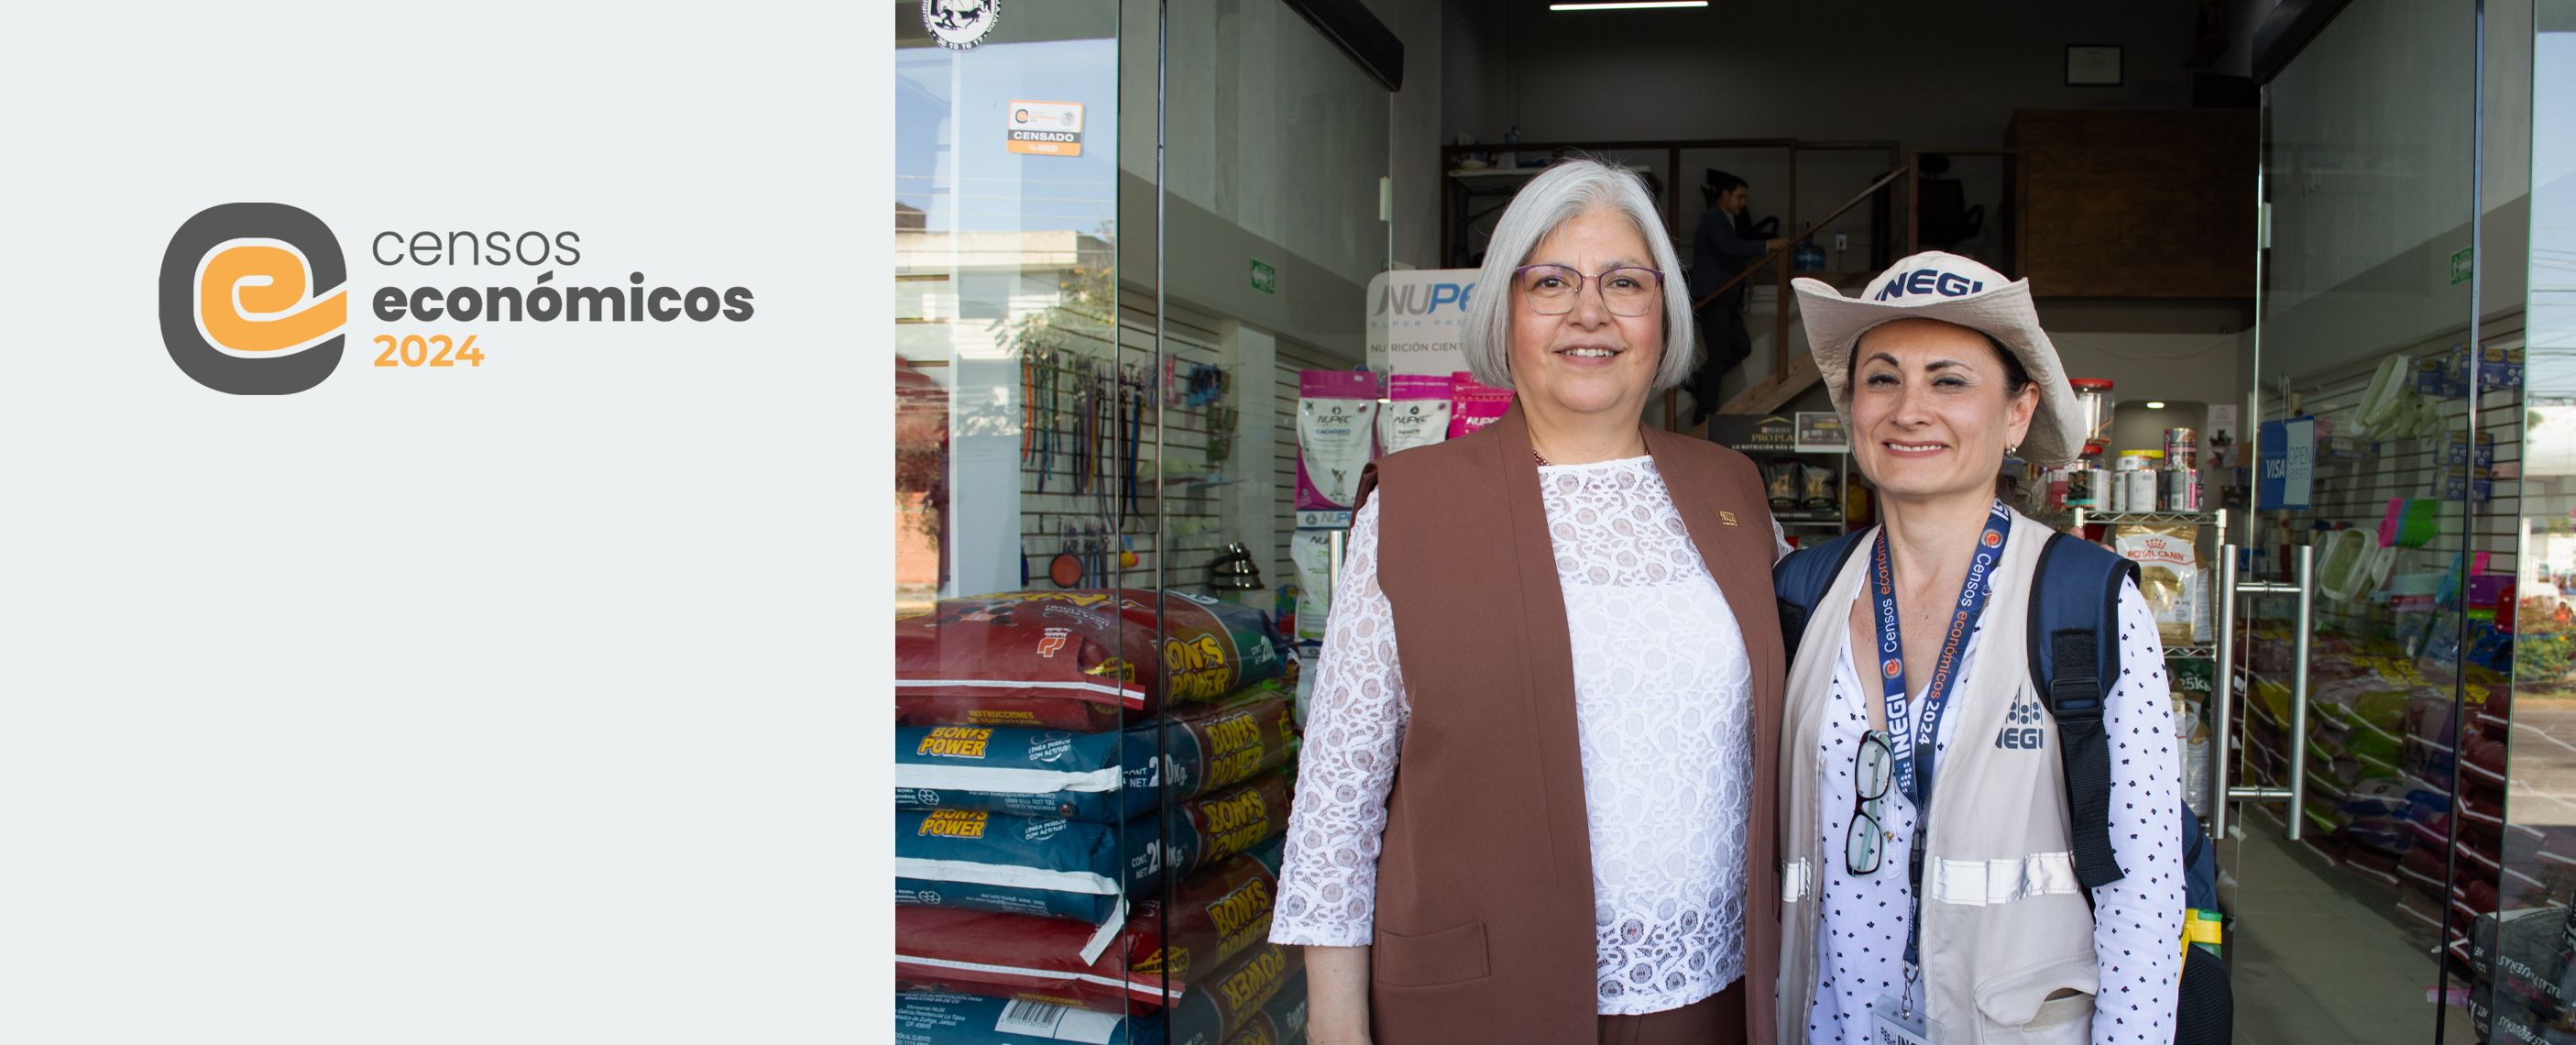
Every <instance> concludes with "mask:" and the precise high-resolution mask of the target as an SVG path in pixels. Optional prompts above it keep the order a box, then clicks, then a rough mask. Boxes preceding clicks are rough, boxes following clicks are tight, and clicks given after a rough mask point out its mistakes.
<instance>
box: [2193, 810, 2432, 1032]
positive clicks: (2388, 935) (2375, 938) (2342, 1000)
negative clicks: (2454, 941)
mask: <svg viewBox="0 0 2576 1045" xmlns="http://www.w3.org/2000/svg"><path fill="white" fill-rule="evenodd" d="M2240 808H2246V809H2249V810H2250V809H2251V806H2250V805H2248V806H2243V807H2240ZM2245 828H2246V837H2245V838H2243V839H2241V840H2236V841H2235V844H2234V845H2232V846H2225V847H2222V848H2221V854H2222V855H2225V853H2226V852H2227V850H2228V849H2230V848H2233V849H2235V850H2237V851H2238V853H2239V856H2238V859H2237V860H2236V884H2235V890H2234V893H2235V896H2234V903H2233V905H2232V908H2231V910H2232V911H2233V912H2234V913H2235V915H2236V925H2237V930H2236V939H2235V941H2234V944H2233V946H2232V947H2230V948H2229V950H2230V952H2231V953H2230V954H2229V958H2230V960H2231V962H2232V965H2233V969H2232V971H2233V973H2234V976H2233V979H2234V986H2235V989H2236V1040H2237V1042H2238V1043H2240V1045H2310V1043H2315V1045H2342V1043H2345V1042H2351V1043H2354V1045H2382V1043H2386V1045H2430V1043H2431V1042H2432V1041H2433V1019H2434V1006H2433V1005H2432V1004H2431V1002H2430V1001H2429V1000H2428V995H2429V994H2430V992H2431V991H2432V989H2433V987H2434V983H2435V977H2436V976H2437V975H2438V973H2439V970H2438V968H2437V967H2436V966H2435V964H2434V961H2433V956H2432V949H2433V947H2434V945H2435V942H2436V938H2435V935H2434V932H2433V930H2432V929H2431V928H2430V927H2428V926H2424V925H2422V924H2421V923H2419V922H2416V921H2414V920H2412V919H2410V918H2407V917H2406V916H2404V915H2401V914H2398V913H2397V911H2396V893H2395V890H2393V889H2391V888H2389V887H2388V886H2386V885H2383V884H2380V883H2378V882H2375V881H2372V880H2370V879H2367V878H2363V877H2361V876H2360V875H2357V874H2354V873H2352V872H2351V871H2348V870H2345V869H2343V868H2339V867H2335V866H2333V865H2332V864H2330V863H2328V862H2327V861H2326V860H2325V859H2323V858H2322V857H2319V856H2318V855H2317V854H2316V853H2314V852H2312V851H2310V850H2309V849H2308V848H2307V847H2306V846H2303V845H2300V844H2299V843H2296V842H2287V841H2283V840H2282V839H2281V837H2280V828H2279V826H2278V825H2277V823H2276V822H2275V821H2272V820H2271V819H2270V818H2268V817H2265V816H2262V815H2259V814H2257V815H2255V816H2252V817H2250V818H2249V822H2248V823H2247V824H2245ZM2451 986H2452V987H2455V988H2456V987H2461V986H2465V985H2464V984H2462V983H2460V982H2459V981H2458V980H2457V979H2456V978H2455V979H2453V980H2452V981H2451ZM2443 1039H2444V1040H2445V1041H2447V1042H2462V1043H2465V1042H2474V1041H2476V1040H2477V1034H2476V1032H2475V1031H2474V1030H2472V1029H2471V1028H2470V1026H2469V1024H2468V1018H2467V1013H2466V1011H2465V1010H2463V1009H2458V1008H2453V1009H2451V1010H2450V1013H2449V1020H2448V1026H2447V1027H2446V1028H2445V1033H2444V1034H2443Z"/></svg>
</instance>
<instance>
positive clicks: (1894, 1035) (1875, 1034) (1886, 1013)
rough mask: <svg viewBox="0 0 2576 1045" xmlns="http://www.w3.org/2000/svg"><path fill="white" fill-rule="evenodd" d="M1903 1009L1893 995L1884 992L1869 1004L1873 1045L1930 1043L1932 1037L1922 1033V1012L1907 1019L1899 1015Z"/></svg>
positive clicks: (1925, 1044)
mask: <svg viewBox="0 0 2576 1045" xmlns="http://www.w3.org/2000/svg"><path fill="white" fill-rule="evenodd" d="M1904 1011H1905V1010H1904V1009H1903V1008H1902V1007H1901V1006H1899V1005H1898V1004H1897V1002H1896V999H1895V998H1894V997H1892V996H1889V995H1885V994H1882V995H1879V996H1878V1000H1877V1001H1874V1002H1871V1003H1870V1004H1869V1027H1870V1036H1871V1038H1872V1040H1873V1042H1874V1043H1875V1045H1932V1039H1930V1038H1927V1037H1925V1036H1924V1035H1923V1016H1922V1014H1921V1013H1916V1014H1915V1015H1914V1017H1913V1018H1912V1019H1908V1018H1906V1017H1905V1016H1903V1015H1900V1014H1901V1013H1903V1012H1904Z"/></svg>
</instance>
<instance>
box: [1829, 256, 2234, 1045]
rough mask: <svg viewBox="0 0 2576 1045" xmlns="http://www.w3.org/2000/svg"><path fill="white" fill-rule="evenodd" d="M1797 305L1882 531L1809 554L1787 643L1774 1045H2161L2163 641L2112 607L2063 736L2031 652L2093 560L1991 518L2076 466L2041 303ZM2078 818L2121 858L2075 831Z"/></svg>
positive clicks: (2134, 612)
mask: <svg viewBox="0 0 2576 1045" xmlns="http://www.w3.org/2000/svg"><path fill="white" fill-rule="evenodd" d="M1797 291H1798V295H1799V299H1800V309H1801V311H1802V312H1803V313H1804V315H1805V318H1806V327H1807V334H1808V339H1809V341H1810V342H1811V344H1812V347H1813V349H1814V351H1815V355H1816V363H1817V367H1818V369H1819V370H1820V371H1821V372H1822V374H1823V375H1824V379H1825V382H1826V387H1827V390H1828V391H1829V392H1830V393H1831V395H1832V397H1833V401H1834V404H1835V406H1836V407H1837V408H1839V409H1840V410H1842V411H1843V413H1844V415H1845V417H1846V419H1847V422H1848V424H1849V425H1850V430H1851V433H1852V444H1853V456H1854V458H1855V460H1856V463H1857V464H1858V466H1859V468H1860V470H1861V471H1862V473H1863V474H1865V475H1867V476H1868V477H1869V478H1870V481H1871V482H1872V483H1873V484H1874V485H1876V486H1877V488H1878V491H1879V496H1880V501H1881V504H1882V516H1883V518H1884V520H1885V522H1884V524H1883V525H1882V526H1880V527H1877V528H1874V529H1872V530H1869V531H1864V532H1862V533H1860V534H1856V535H1853V537H1852V538H1850V539H1848V540H1847V541H1845V542H1837V543H1836V544H1833V545H1827V546H1824V547H1820V548H1816V549H1812V550H1808V551H1802V552H1800V553H1799V554H1800V555H1802V556H1808V557H1810V558H1808V559H1806V560H1805V564H1806V566H1807V567H1808V568H1809V569H1810V570H1811V571H1812V570H1815V569H1819V568H1821V569H1823V570H1827V571H1829V572H1826V573H1820V574H1817V573H1811V575H1812V576H1818V577H1823V576H1830V577H1831V578H1832V580H1831V582H1830V584H1827V585H1825V586H1824V587H1822V589H1821V590H1822V592H1823V594H1822V596H1821V597H1820V598H1817V599H1816V600H1815V601H1814V602H1813V603H1812V606H1813V611H1812V613H1810V614H1809V615H1808V616H1807V619H1806V620H1805V621H1804V622H1803V627H1801V628H1796V633H1795V634H1790V635H1787V636H1786V638H1787V639H1788V641H1789V642H1790V643H1791V648H1792V649H1793V650H1794V651H1795V655H1794V659H1793V660H1792V661H1791V664H1790V670H1789V678H1788V683H1787V686H1786V689H1785V692H1784V697H1783V700H1784V712H1783V726H1782V728H1783V733H1782V736H1781V741H1780V773H1781V776H1780V785H1779V796H1780V809H1779V821H1780V824H1781V835H1780V848H1781V857H1780V860H1781V863H1780V874H1781V897H1782V909H1781V953H1780V974H1779V1002H1778V1004H1779V1008H1778V1027H1779V1028H1780V1034H1779V1039H1778V1040H1779V1041H1780V1042H1781V1043H1782V1045H1790V1043H1794V1042H1799V1041H1802V1040H1803V1041H1804V1042H1807V1043H1810V1045H1820V1043H1827V1042H1845V1043H1852V1045H1857V1043H1859V1042H1863V1041H1874V1040H1881V1039H1882V1038H1883V1035H1882V1033H1881V1031H1882V1029H1883V1027H1882V1024H1894V1025H1896V1026H1898V1027H1902V1028H1905V1029H1906V1030H1908V1031H1909V1032H1910V1033H1915V1034H1921V1035H1923V1036H1925V1037H1927V1038H1929V1039H1930V1040H1933V1041H1998V1040H2009V1041H2016V1042H2020V1041H2038V1042H2066V1043H2079V1042H2086V1041H2090V1042H2094V1043H2097V1045H2110V1043H2122V1045H2150V1043H2153V1045H2163V1043H2166V1042H2170V1041H2172V1040H2174V1029H2175V1020H2174V1012H2175V1004H2176V997H2177V983H2178V975H2179V973H2180V970H2181V967H2182V956H2181V954H2180V950H2181V947H2180V940H2181V931H2182V909H2183V872H2182V865H2181V841H2182V840H2181V837H2180V830H2179V828H2178V823H2179V821H2178V819H2177V817H2178V816H2179V813H2178V812H2177V810H2176V808H2175V803H2176V801H2177V798H2178V796H2179V794H2180V790H2181V789H2180V787H2179V785H2178V782H2177V779H2176V777H2177V765H2176V759H2175V755H2174V751H2173V741H2172V738H2171V728H2172V727H2171V725H2170V713H2169V711H2168V705H2167V701H2168V697H2167V693H2166V684H2165V679H2164V651H2163V647H2162V646H2161V645H2160V644H2159V642H2158V641H2157V637H2156V626H2155V620H2154V617H2153V615H2152V614H2151V613H2150V611H2149V610H2148V608H2147V604H2146V602H2145V600H2144V599H2143V598H2142V597H2141V596H2140V595H2139V594H2138V591H2137V588H2136V586H2135V585H2134V583H2131V582H2128V581H2116V582H2113V583H2116V585H2117V588H2116V589H2114V588H2113V587H2112V586H2111V585H2110V584H2105V585H2102V586H2100V587H2101V590H2103V591H2105V592H2110V591H2113V590H2116V593H2117V594H2116V596H2115V598H2116V603H2117V607H2116V613H2115V617H2116V621H2117V625H2116V631H2117V633H2118V639H2117V641H2116V642H2115V643H2111V644H2110V645H2113V646H2115V647H2116V658H2117V659H2116V661H2109V660H2108V658H2105V662H2107V663H2110V664H2112V665H2114V668H2115V670H2111V671H2110V673H2109V677H2108V678H2106V679H2105V680H2104V683H2105V685H2106V686H2107V688H2108V691H2109V692H2108V694H2107V697H2105V698H2103V699H2102V700H2101V703H2100V705H2099V706H2098V708H2097V709H2096V710H2097V713H2098V714H2099V716H2100V723H2101V726H2100V728H2101V732H2100V733H2099V734H2091V733H2089V730H2090V728H2091V727H2090V725H2089V723H2087V724H2086V725H2085V726H2084V729H2085V730H2086V731H2087V732H2085V733H2069V732H2067V731H2066V727H2065V723H2064V722H2062V721H2061V720H2060V719H2059V718H2058V717H2057V716H2055V715H2053V714H2051V712H2050V711H2049V710H2048V709H2049V708H2052V707H2055V706H2057V705H2054V704H2051V701H2052V700H2055V699H2059V698H2058V697H2056V696H2053V695H2051V694H2045V693H2040V692H2038V691H2037V685H2036V683H2035V681H2034V679H2035V677H2036V673H2034V672H2033V671H2032V670H2031V668H2030V664H2031V661H2032V658H2033V657H2034V655H2035V654H2034V650H2035V649H2036V647H2034V646H2033V644H2032V643H2031V642H2030V641H2029V639H2030V636H2029V635H2028V632H2029V631H2030V630H2031V626H2030V624H2029V621H2030V620H2032V607H2031V602H2032V600H2033V599H2036V598H2038V597H2039V595H2038V593H2037V592H2036V591H2035V590H2034V585H2033V581H2034V578H2036V577H2037V576H2038V575H2039V574H2038V569H2039V565H2040V562H2041V560H2042V559H2043V557H2044V556H2045V555H2048V554H2065V555H2068V556H2070V557H2071V556H2076V555H2080V554H2083V553H2082V552H2080V551H2073V550H2067V549H2063V548H2061V549H2058V550H2057V551H2054V552H2052V551H2051V544H2050V541H2051V538H2052V537H2056V536H2058V535H2056V534H2054V533H2053V532H2052V531H2051V530H2050V529H2049V528H2048V527H2046V526H2043V525H2041V524H2039V523H2036V522H2033V521H2031V520H2030V519H2028V518H2025V517H2023V516H2021V515H2020V514H2019V513H2016V512H2014V511H2013V510H2012V509H2010V508H2009V507H2006V506H2005V505H2004V504H2003V502H2002V501H2000V500H1998V499H1997V498H1996V497H1995V487H1996V483H1995V477H1996V474H1997V472H1998V471H1999V470H2000V468H2001V467H2002V464H2003V461H2004V458H2005V457H2006V455H2008V454H2011V455H2015V456H2018V457H2020V458H2021V459H2023V460H2026V461H2030V462H2032V463H2035V464H2040V465H2043V466H2045V465H2055V464H2061V463H2064V462H2065V461H2067V460H2070V459H2071V458H2072V457H2073V456H2074V451H2075V450H2076V449H2077V448H2078V447H2080V446H2081V434H2080V432H2079V431H2078V427H2077V425H2078V420H2077V419H2078V417H2079V416H2080V415H2079V413H2078V410H2077V407H2076V403H2075V397H2074V392H2073V390H2072V389H2071V388H2070V387H2069V386H2068V384H2067V381H2066V376H2065V374H2064V373H2063V370H2062V367H2061V366H2060V364H2059V361H2058V358H2057V351H2056V349H2055V348H2054V347H2052V346H2051V345H2050V344H2049V341H2048V335H2047V334H2046V333H2044V332H2043V331H2041V329H2040V327H2039V321H2038V316H2037V313H2036V312H2035V311H2034V309H2033V308H2032V305H2031V299H2030V288H2029V284H2028V283H2027V282H2014V281H2008V280H2006V279H2005V278H2004V277H2003V276H2002V275H2000V274H1998V273H1996V272H1995V271H1994V270H1992V269H1989V268H1986V267H1985V266H1983V265H1980V264H1978V263H1976V262H1974V261H1971V260H1968V259H1966V258H1961V257H1957V256H1955V255H1950V254H1944V253H1939V252H1933V253H1926V254H1918V255H1916V256H1914V257H1911V258H1907V259H1905V260H1903V261H1900V262H1898V263H1896V265H1895V266H1894V267H1893V268H1890V269H1889V270H1888V271H1887V273H1886V274H1884V275H1882V276H1881V277H1880V278H1879V279H1877V280H1875V281H1873V283H1872V284H1871V285H1870V286H1869V287H1868V288H1867V289H1865V290H1864V291H1863V292H1862V294H1861V296H1860V297H1859V298H1858V299H1852V298H1845V297H1843V296H1842V295H1840V294H1839V293H1836V292H1835V291H1834V290H1833V288H1831V287H1829V286H1827V285H1825V284H1823V283H1820V282H1817V281H1815V280H1809V279H1801V280H1798V281H1797ZM2065 540H2066V541H2069V542H2071V541H2072V540H2073V539H2072V538H2066V539H2065ZM1846 552H1847V553H1848V554H1847V556H1845V557H1842V558H1840V559H1839V565H1835V560H1831V559H1827V558H1824V557H1826V556H1837V555H1844V553H1846ZM1799 561H1800V560H1796V559H1793V560H1791V562H1790V563H1784V564H1783V570H1784V575H1786V573H1785V571H1789V570H1792V569H1795V568H1797V564H1798V563H1799ZM2106 576H2113V577H2116V576H2118V573H2117V572H2116V570H2115V571H2113V572H2111V573H2108V574H2106ZM2100 597H2101V596H2097V598H2100ZM2095 605H2096V606H2099V605H2101V604H2100V603H2096V604H2095ZM2095 612H2096V616H2097V617H2099V616H2100V611H2098V610H2097V611H2095ZM1799 623H1800V622H1796V621H1791V622H1788V624H1787V625H1785V626H1790V627H1795V626H1796V625H1797V624H1799ZM2059 634H2062V633H2059ZM1990 640H1991V641H1990ZM2061 677H2062V676H2061ZM2068 721H2074V720H2073V719H2069V720H2068ZM2068 743H2072V744H2074V745H2075V747H2076V749H2077V750H2086V751H2100V752H2105V753H2106V754H2107V759H2105V760H2104V761H2107V768H2108V774H2107V775H2108V789H2107V794H2106V793H2105V792H2104V791H2103V789H2101V787H2100V786H2099V784H2098V780H2099V779H2100V777H2099V776H2098V775H2097V776H2096V777H2094V780H2095V781H2097V783H2095V784H2092V785H2088V786H2085V787H2078V788H2077V789H2076V791H2077V792H2078V793H2077V795H2076V796H2075V798H2074V799H2072V800H2070V797H2069V787H2068V785H2067V781H2068V780H2069V779H2080V778H2079V777H2070V775H2069V774H2070V772H2071V765H2070V763H2069V762H2062V761H2061V759H2062V757H2063V756H2064V750H2063V749H2064V747H2065V745H2066V744H2068ZM2101 764H2102V762H2096V763H2095V765H2096V766H2097V767H2099V766H2100V765H2101ZM2097 772H2098V770H2097ZM2088 795H2089V797H2088ZM2106 799H2107V800H2106ZM2076 803H2092V805H2090V806H2087V807H2083V808H2078V807H2077V805H2076ZM2085 808H2089V809H2090V810H2091V811H2092V813H2093V819H2092V823H2094V824H2097V825H2098V824H2102V823H2104V822H2105V818H2106V817H2107V824H2108V830H2107V832H2105V833H2106V834H2107V840H2108V846H2107V849H2106V848H2105V847H2103V846H2101V845H2099V844H2098V843H2099V842H2100V841H2101V840H2102V836H2101V835H2098V834H2097V835H2095V836H2094V838H2093V841H2094V842H2095V843H2097V844H2095V845H2093V846H2091V847H2090V848H2088V847H2087V845H2086V844H2085V841H2084V840H2083V839H2080V838H2071V837H2070V835H2072V834H2080V833H2081V828H2080V827H2078V828H2073V829H2071V828H2070V823H2071V822H2072V823H2075V824H2081V823H2083V822H2084V816H2083V815H2081V814H2082V813H2083V812H2084V809H2085ZM1927 809H1928V810H1929V813H1928V814H1926V813H1925V810H1927ZM2088 884H2089V885H2090V886H2091V888H2089V889H2088V888H2087V886H2088ZM2087 893H2089V894H2090V895H2089V897H2088V896H2087V895H2086V894H2087ZM2088 900H2089V904H2088Z"/></svg>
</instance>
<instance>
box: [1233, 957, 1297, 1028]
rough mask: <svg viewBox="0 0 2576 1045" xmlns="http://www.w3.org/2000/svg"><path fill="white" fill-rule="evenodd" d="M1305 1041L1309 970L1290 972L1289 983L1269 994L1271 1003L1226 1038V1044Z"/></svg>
mask: <svg viewBox="0 0 2576 1045" xmlns="http://www.w3.org/2000/svg"><path fill="white" fill-rule="evenodd" d="M1305 1040H1306V970H1304V969H1299V970H1297V971H1295V972H1292V973H1289V974H1288V982H1286V983H1283V984H1281V985H1280V987H1279V991H1278V993H1275V994H1272V995H1271V996H1270V1004H1268V1005H1264V1006H1262V1007H1261V1011H1260V1012H1256V1013H1253V1014H1252V1018H1251V1019H1249V1020H1245V1021H1244V1023H1243V1026H1241V1027H1237V1028H1235V1030H1234V1034H1233V1035H1231V1036H1229V1037H1227V1038H1226V1039H1225V1045H1302V1043H1303V1042H1305Z"/></svg>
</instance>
